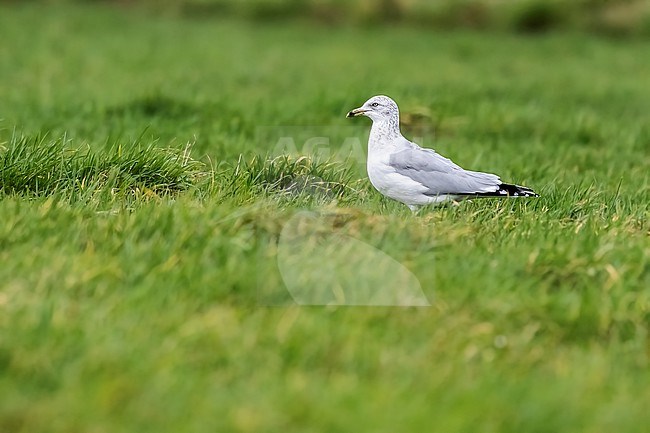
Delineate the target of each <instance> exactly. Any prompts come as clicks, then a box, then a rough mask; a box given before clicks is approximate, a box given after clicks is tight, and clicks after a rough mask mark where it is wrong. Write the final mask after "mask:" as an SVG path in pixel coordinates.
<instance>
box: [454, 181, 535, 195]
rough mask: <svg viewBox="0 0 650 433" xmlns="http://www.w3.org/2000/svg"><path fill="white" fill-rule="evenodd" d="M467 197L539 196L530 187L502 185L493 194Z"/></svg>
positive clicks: (481, 193) (483, 193)
mask: <svg viewBox="0 0 650 433" xmlns="http://www.w3.org/2000/svg"><path fill="white" fill-rule="evenodd" d="M467 195H473V196H476V197H539V194H537V193H536V192H535V191H533V190H532V189H530V188H528V187H525V186H520V185H513V184H509V183H502V184H501V185H499V189H497V190H496V191H493V192H479V193H475V194H467Z"/></svg>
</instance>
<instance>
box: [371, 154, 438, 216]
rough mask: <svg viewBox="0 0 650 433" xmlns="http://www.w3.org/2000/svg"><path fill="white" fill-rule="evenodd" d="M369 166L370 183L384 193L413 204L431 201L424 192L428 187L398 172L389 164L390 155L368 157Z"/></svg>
mask: <svg viewBox="0 0 650 433" xmlns="http://www.w3.org/2000/svg"><path fill="white" fill-rule="evenodd" d="M367 168H368V178H370V183H371V184H372V186H374V187H375V188H376V189H377V191H379V192H380V193H382V194H383V195H385V196H387V197H389V198H392V199H393V200H397V201H399V202H402V203H405V204H411V205H412V204H418V205H419V204H426V203H429V202H430V201H431V198H430V197H428V196H426V195H425V194H424V193H425V192H426V191H427V190H428V189H427V188H426V187H425V186H424V185H422V184H421V183H419V182H416V181H415V180H413V179H411V178H409V177H407V176H403V175H401V174H399V173H397V172H396V171H395V169H394V168H392V167H391V166H390V165H389V164H388V156H387V157H385V158H382V157H380V158H368V164H367Z"/></svg>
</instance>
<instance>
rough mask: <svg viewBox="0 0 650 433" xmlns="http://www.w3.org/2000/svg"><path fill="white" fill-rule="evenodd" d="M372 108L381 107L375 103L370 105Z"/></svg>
mask: <svg viewBox="0 0 650 433" xmlns="http://www.w3.org/2000/svg"><path fill="white" fill-rule="evenodd" d="M370 106H371V107H379V104H378V103H376V102H373V103H372V104H370Z"/></svg>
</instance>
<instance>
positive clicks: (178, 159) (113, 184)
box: [0, 135, 203, 198]
mask: <svg viewBox="0 0 650 433" xmlns="http://www.w3.org/2000/svg"><path fill="white" fill-rule="evenodd" d="M68 145H69V143H68V142H67V140H66V138H65V137H61V138H57V139H48V138H47V137H46V136H37V137H27V136H17V135H14V136H13V137H12V138H11V140H10V142H9V143H8V144H7V145H6V146H3V147H2V148H0V193H1V194H2V195H22V196H44V195H51V194H55V193H56V194H61V195H63V196H65V197H70V198H73V197H78V196H79V194H85V193H96V192H111V193H113V194H115V193H121V194H127V195H128V194H140V193H144V194H145V195H166V194H173V193H177V192H179V191H183V190H186V189H187V188H189V187H190V186H192V185H193V184H194V183H195V181H196V179H197V177H198V176H200V173H201V172H200V169H201V168H202V166H203V164H201V163H200V162H198V161H195V160H194V159H192V158H191V157H190V156H189V150H190V146H189V145H188V147H186V148H185V149H183V150H178V149H161V148H158V147H156V146H154V145H153V144H149V145H146V146H143V145H141V144H140V143H132V144H130V145H123V144H116V145H114V146H113V147H112V148H111V149H109V150H108V151H106V152H103V153H93V152H91V151H90V150H89V149H87V148H86V149H83V148H72V147H69V146H68Z"/></svg>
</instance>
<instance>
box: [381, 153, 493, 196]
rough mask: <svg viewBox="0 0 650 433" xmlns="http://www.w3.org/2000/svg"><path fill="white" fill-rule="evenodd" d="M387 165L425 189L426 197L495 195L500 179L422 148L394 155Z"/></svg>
mask: <svg viewBox="0 0 650 433" xmlns="http://www.w3.org/2000/svg"><path fill="white" fill-rule="evenodd" d="M388 164H389V165H390V166H391V167H392V168H393V169H394V170H395V171H396V172H397V173H399V174H401V175H402V176H406V177H408V178H410V179H413V180H414V181H416V182H419V183H420V184H422V185H424V186H426V187H427V188H428V189H429V190H428V191H427V192H426V194H427V195H431V196H435V195H442V194H476V193H487V192H494V191H496V190H497V189H498V188H499V185H500V184H501V180H500V179H499V176H497V175H495V174H490V173H480V172H477V171H467V170H464V169H462V168H461V167H460V166H458V165H456V164H454V163H453V162H452V161H451V160H450V159H447V158H445V157H444V156H441V155H439V154H438V153H436V152H435V151H434V150H432V149H423V148H421V147H419V146H415V147H411V148H408V149H404V150H401V151H399V152H396V153H393V154H392V155H391V156H390V159H389V162H388Z"/></svg>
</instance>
